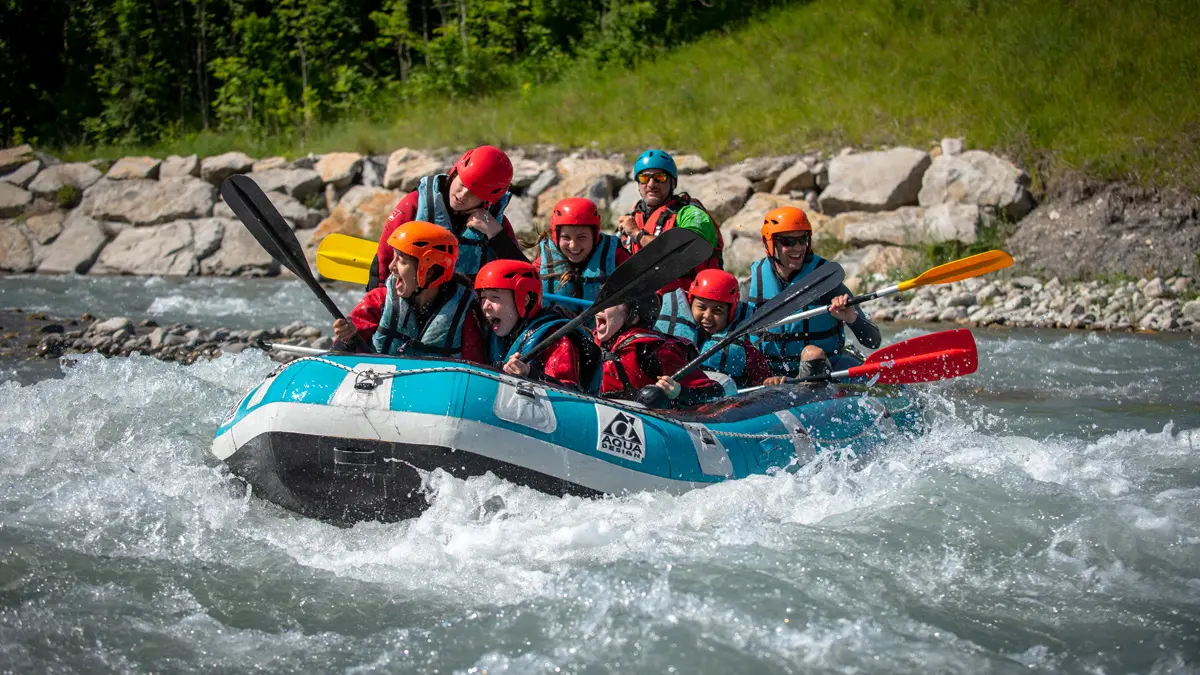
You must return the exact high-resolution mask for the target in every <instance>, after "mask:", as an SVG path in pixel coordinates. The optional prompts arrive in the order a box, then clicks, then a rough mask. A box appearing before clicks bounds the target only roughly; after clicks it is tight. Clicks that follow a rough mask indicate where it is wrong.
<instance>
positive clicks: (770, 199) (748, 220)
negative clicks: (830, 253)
mask: <svg viewBox="0 0 1200 675" xmlns="http://www.w3.org/2000/svg"><path fill="white" fill-rule="evenodd" d="M781 206H794V207H796V208H798V209H800V210H802V211H804V212H805V213H808V214H809V223H811V224H812V226H813V232H814V236H816V237H817V238H818V239H820V238H821V237H822V236H823V235H824V233H825V228H824V222H825V220H826V219H825V217H824V216H822V215H821V214H818V213H813V212H812V211H811V209H810V207H809V205H808V203H807V202H805V201H802V200H798V199H790V198H788V197H784V196H782V195H772V194H767V193H766V192H755V193H754V194H752V195H750V199H748V200H747V201H746V204H745V205H744V206H742V209H741V210H740V211H738V212H737V213H735V214H734V215H733V216H732V217H730V218H726V219H724V220H723V221H721V231H722V233H723V236H724V237H725V243H726V244H728V243H729V242H730V241H732V240H733V239H734V238H735V237H748V238H750V239H753V240H754V241H755V242H758V244H759V247H760V248H761V246H762V224H763V216H764V215H766V213H767V212H768V211H770V210H772V209H777V208H779V207H781Z"/></svg>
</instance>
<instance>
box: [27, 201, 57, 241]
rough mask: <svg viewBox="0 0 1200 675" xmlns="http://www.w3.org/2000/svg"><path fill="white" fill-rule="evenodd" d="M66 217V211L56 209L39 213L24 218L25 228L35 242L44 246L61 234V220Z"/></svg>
mask: <svg viewBox="0 0 1200 675" xmlns="http://www.w3.org/2000/svg"><path fill="white" fill-rule="evenodd" d="M66 218H67V212H66V211H62V210H58V209H56V210H54V211H51V212H49V213H39V214H37V215H36V216H29V217H28V218H26V219H25V229H26V230H28V231H29V234H30V235H31V236H32V237H33V240H34V241H35V242H37V243H38V244H41V245H42V246H45V245H46V244H49V243H50V242H52V241H54V240H55V239H57V238H58V235H60V234H62V230H63V221H64V220H66Z"/></svg>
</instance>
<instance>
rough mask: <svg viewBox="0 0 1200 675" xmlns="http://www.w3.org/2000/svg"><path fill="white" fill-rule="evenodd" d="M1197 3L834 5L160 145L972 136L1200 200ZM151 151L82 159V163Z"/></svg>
mask: <svg viewBox="0 0 1200 675" xmlns="http://www.w3.org/2000/svg"><path fill="white" fill-rule="evenodd" d="M1197 35H1200V3H1197V2H1194V0H1162V1H1156V0H1142V1H1139V0H1129V1H1126V2H1121V1H1120V0H1111V1H1108V2H1091V1H1070V0H1010V1H1009V2H995V1H991V0H926V1H924V2H921V1H919V0H862V1H860V2H842V1H841V0H817V1H816V2H813V3H811V4H804V5H798V6H794V7H791V8H788V9H785V10H781V11H778V12H775V13H773V14H771V15H769V16H768V17H766V18H764V19H762V20H757V21H754V22H752V23H750V24H749V25H747V26H745V27H744V28H742V29H740V30H738V31H736V32H733V33H731V34H729V35H727V36H723V37H714V38H711V39H706V40H703V41H701V42H699V43H696V44H693V45H689V46H686V47H683V48H680V49H677V50H674V51H672V52H670V53H666V54H661V55H659V58H657V59H653V60H648V62H647V63H644V64H642V65H641V66H639V67H638V68H636V69H633V70H628V71H612V72H606V73H595V72H585V71H580V72H577V73H574V74H573V75H572V76H570V77H568V78H567V79H566V80H564V81H561V82H558V83H556V84H552V85H547V86H544V87H540V88H535V89H532V90H527V91H525V92H523V93H512V94H506V95H503V96H500V97H497V98H493V99H490V100H486V101H479V102H476V103H473V104H466V105H462V104H460V105H448V104H445V103H430V104H425V105H415V106H410V107H408V108H407V109H405V110H403V111H397V113H396V114H395V118H396V119H395V121H394V122H392V123H389V124H378V123H372V122H353V123H346V124H343V125H336V126H330V127H327V128H325V129H323V130H321V131H320V133H319V134H317V135H316V136H315V137H313V138H310V141H309V143H308V144H307V148H305V149H304V150H301V148H300V147H299V146H298V144H296V142H295V140H294V139H284V138H268V139H251V138H244V137H242V138H239V137H235V136H231V135H204V136H199V137H192V138H188V139H181V140H179V141H175V142H171V143H164V144H162V145H161V146H159V147H155V148H148V149H146V150H149V151H150V152H151V153H153V154H160V155H161V154H165V153H167V152H180V151H187V152H194V151H198V152H201V154H211V153H215V152H219V151H224V150H226V149H229V148H230V147H239V148H240V149H244V150H246V151H248V152H252V153H253V154H257V155H260V156H262V155H267V154H272V153H283V154H301V153H302V152H306V151H308V150H316V151H322V150H329V149H335V148H336V149H357V150H360V151H372V152H381V151H386V150H388V149H391V148H395V147H399V146H405V145H407V146H418V147H434V146H444V145H453V146H464V145H469V144H474V143H480V142H490V143H498V144H503V145H518V144H529V143H555V144H559V145H563V146H584V145H589V144H591V143H593V142H594V143H597V144H598V145H599V146H600V147H602V148H605V149H614V150H621V151H628V152H636V151H638V150H640V149H642V148H644V147H647V146H663V147H668V148H672V149H679V150H690V151H696V152H699V153H700V154H702V155H704V156H705V157H707V158H708V159H710V161H711V160H717V161H724V160H734V159H738V158H740V157H743V156H746V155H752V154H765V153H776V152H795V151H797V150H803V149H805V148H813V147H827V148H836V147H838V146H841V145H845V144H855V145H878V144H902V143H903V144H911V145H916V146H918V147H925V146H927V144H929V143H930V142H931V141H933V140H934V139H938V138H941V137H943V136H956V135H961V136H965V137H966V138H967V142H968V145H969V146H971V147H984V148H992V149H996V150H1000V151H1003V152H1006V153H1008V154H1010V155H1012V156H1014V157H1016V158H1018V159H1019V160H1020V161H1022V162H1024V163H1025V164H1026V166H1028V167H1029V168H1030V169H1031V171H1032V172H1033V173H1034V174H1035V178H1039V179H1044V178H1045V177H1046V176H1045V174H1046V172H1048V171H1049V172H1054V173H1057V172H1060V171H1062V170H1069V169H1078V170H1082V171H1085V172H1087V173H1089V174H1091V175H1094V176H1097V177H1102V178H1126V179H1131V180H1134V181H1137V182H1140V183H1143V184H1148V185H1182V186H1184V187H1187V188H1190V189H1193V190H1197V189H1200V102H1198V101H1197V96H1196V92H1197V91H1200V39H1197V38H1196V36H1197ZM130 150H131V149H127V148H122V149H103V148H77V149H74V150H73V151H72V152H71V154H72V155H75V156H83V155H90V156H94V155H95V154H107V155H115V154H119V153H120V152H128V151H130Z"/></svg>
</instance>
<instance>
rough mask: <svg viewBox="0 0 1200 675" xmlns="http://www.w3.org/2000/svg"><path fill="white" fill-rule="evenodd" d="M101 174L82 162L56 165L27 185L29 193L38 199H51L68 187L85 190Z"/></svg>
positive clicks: (43, 170)
mask: <svg viewBox="0 0 1200 675" xmlns="http://www.w3.org/2000/svg"><path fill="white" fill-rule="evenodd" d="M101 175H102V174H101V173H100V172H99V171H97V170H96V169H95V168H93V167H91V166H88V165H87V164H84V163H82V162H77V163H74V164H57V165H55V166H51V167H48V168H45V169H42V171H41V172H40V173H39V174H38V175H37V176H36V177H35V178H34V179H33V180H32V181H30V183H29V191H30V192H33V193H34V194H36V195H38V196H39V197H49V198H53V197H55V196H56V195H57V194H58V191H59V190H61V189H62V188H64V187H67V186H68V185H70V186H74V187H75V188H77V189H79V190H86V189H87V188H89V187H91V186H92V184H93V183H95V182H96V181H98V180H100V177H101Z"/></svg>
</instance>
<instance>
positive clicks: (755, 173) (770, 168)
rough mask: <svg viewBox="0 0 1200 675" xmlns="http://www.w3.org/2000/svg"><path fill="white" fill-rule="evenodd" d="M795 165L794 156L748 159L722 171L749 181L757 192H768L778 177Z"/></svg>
mask: <svg viewBox="0 0 1200 675" xmlns="http://www.w3.org/2000/svg"><path fill="white" fill-rule="evenodd" d="M795 163H796V156H795V155H783V156H779V157H750V158H748V159H743V160H742V161H740V162H738V163H737V164H733V165H731V166H727V167H725V168H724V169H722V171H724V172H725V173H730V174H734V175H738V176H741V177H742V178H745V179H746V180H748V181H750V184H751V185H752V186H754V189H755V191H757V192H768V191H770V190H771V188H772V187H773V186H774V185H775V181H776V180H777V179H778V178H779V176H780V175H781V174H783V172H784V171H786V170H787V169H788V168H789V167H791V166H793V165H794V164H795Z"/></svg>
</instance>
